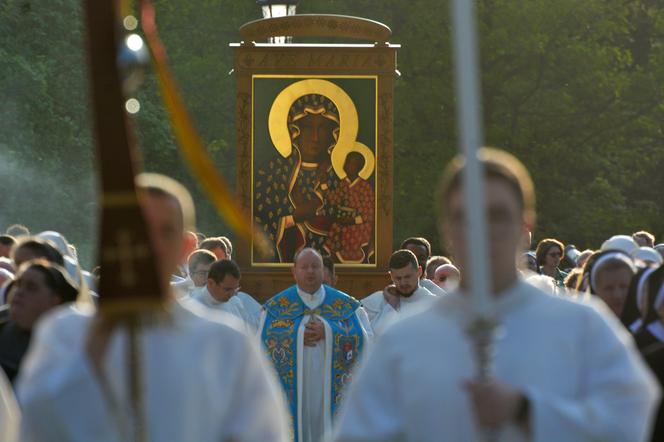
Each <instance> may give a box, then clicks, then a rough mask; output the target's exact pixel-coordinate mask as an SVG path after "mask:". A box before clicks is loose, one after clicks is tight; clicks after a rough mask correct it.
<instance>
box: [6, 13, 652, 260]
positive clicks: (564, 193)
mask: <svg viewBox="0 0 664 442" xmlns="http://www.w3.org/2000/svg"><path fill="white" fill-rule="evenodd" d="M80 3H81V2H80V1H78V0H5V1H3V2H0V85H1V87H0V189H1V191H2V197H0V230H4V229H5V228H6V227H7V226H8V225H9V224H12V223H23V224H25V225H27V226H28V227H29V228H30V229H31V230H32V231H34V232H39V231H42V230H47V229H52V230H58V231H60V232H62V233H63V234H64V235H65V236H66V237H67V238H68V239H69V241H71V242H72V243H74V244H76V245H77V246H78V248H79V253H80V255H81V258H82V261H83V263H84V264H85V265H87V266H88V267H89V266H91V265H92V263H93V261H94V253H95V242H96V229H97V221H98V219H97V202H96V178H95V163H94V157H93V150H92V141H91V128H90V116H89V103H88V89H87V79H86V65H85V58H84V50H83V48H84V46H83V45H84V35H83V32H82V14H81V8H80ZM156 6H157V20H158V25H159V27H160V31H161V36H162V38H163V39H164V41H165V43H166V45H167V47H168V50H169V55H170V61H171V64H172V68H173V70H174V72H175V75H176V77H177V79H178V81H179V83H180V86H181V89H182V92H183V94H184V97H185V98H186V101H187V103H188V106H189V109H190V111H191V113H192V114H193V116H194V118H195V121H196V123H197V126H198V129H199V131H200V134H201V136H202V137H203V139H204V141H205V142H206V144H207V147H208V150H209V151H210V153H211V155H212V156H213V157H214V159H215V161H216V163H217V165H218V167H219V168H220V169H221V170H222V171H223V173H224V175H225V176H226V178H227V179H228V181H229V182H231V183H234V182H235V129H234V106H235V102H234V98H235V78H234V77H233V76H232V75H229V71H230V70H231V68H232V53H231V51H230V49H229V47H228V44H229V43H231V42H237V41H238V40H239V35H238V32H237V29H238V28H239V27H240V26H241V25H242V24H243V23H245V22H248V21H250V20H254V19H257V18H260V9H259V8H258V7H257V6H256V5H255V2H254V1H253V0H225V1H218V0H217V1H213V0H161V1H156ZM478 9H479V10H478V13H479V27H480V32H481V37H480V40H481V56H482V60H481V66H482V87H483V103H484V123H485V139H486V144H489V145H493V146H498V147H502V148H505V149H507V150H509V151H511V152H513V153H515V154H516V155H518V156H519V157H520V158H521V159H522V160H523V161H524V162H525V164H526V165H527V166H528V167H529V169H530V171H531V173H532V175H533V177H534V180H535V182H536V188H537V197H538V217H539V222H538V226H537V230H536V232H535V239H540V238H543V237H549V236H553V237H557V238H560V239H562V240H563V242H565V243H575V244H576V245H577V246H578V247H580V248H581V247H583V248H585V247H591V248H593V247H599V245H600V243H601V242H602V241H603V240H604V239H606V238H607V237H609V236H610V235H613V234H616V233H631V232H633V231H635V230H638V229H646V230H649V231H652V232H653V233H655V234H656V235H657V236H658V240H659V241H661V238H662V236H664V196H663V195H664V100H663V98H664V3H662V2H657V1H656V0H584V1H578V0H557V1H555V2H551V1H548V0H531V1H525V0H483V1H479V6H478ZM298 12H299V13H337V14H347V15H355V16H361V17H367V18H371V19H374V20H378V21H380V22H383V23H385V24H387V25H389V26H390V27H391V28H392V31H393V38H392V42H393V43H399V44H401V45H402V49H401V50H400V52H399V54H398V59H399V71H400V72H401V77H400V78H399V79H398V80H397V81H396V91H395V122H394V125H395V139H394V143H395V144H394V148H395V170H394V173H395V179H394V194H395V199H394V205H395V212H396V213H397V216H396V217H395V225H394V232H393V235H394V241H395V242H397V243H398V242H399V241H400V240H401V239H403V238H405V237H407V236H411V235H423V236H426V237H428V238H430V239H432V240H433V243H434V245H435V248H436V249H438V250H440V241H439V238H438V234H437V232H436V227H435V225H436V221H435V218H434V210H433V205H434V203H433V193H434V189H435V186H436V183H437V180H438V176H439V174H440V172H441V170H442V168H443V166H444V164H445V163H446V162H447V161H448V160H449V159H450V158H451V157H452V155H453V154H454V152H455V150H456V144H455V143H456V133H455V132H456V129H455V126H456V122H455V115H454V111H455V103H454V100H455V98H454V90H453V83H452V75H453V74H452V58H451V49H452V48H451V41H450V35H451V32H450V17H449V12H448V9H447V4H446V2H441V1H440V0H414V1H405V0H382V1H368V0H359V1H358V0H302V1H301V3H300V6H299V7H298ZM138 98H139V100H140V102H141V111H140V112H139V114H138V115H137V117H136V118H135V123H136V128H137V132H138V136H139V139H140V145H141V149H142V152H143V160H144V168H145V169H146V170H149V171H157V172H162V173H166V174H168V175H171V176H173V177H175V178H177V179H179V180H181V181H183V182H184V183H185V184H186V185H187V186H188V187H189V188H190V189H191V191H192V192H193V193H194V195H195V199H196V202H197V209H198V215H199V217H198V224H199V229H200V230H201V231H202V232H204V233H206V234H222V233H228V232H227V231H226V227H225V226H224V224H223V223H222V222H221V221H220V220H219V218H218V217H217V215H216V213H215V211H214V210H213V209H212V207H211V206H210V204H209V203H207V201H206V199H205V197H204V196H203V194H202V192H201V190H200V188H199V187H198V185H197V184H196V182H195V180H194V179H193V178H192V177H191V176H190V174H189V172H188V170H187V169H186V168H185V166H184V165H183V164H182V163H181V161H180V158H179V154H178V152H177V148H176V146H175V143H174V138H173V135H172V133H171V130H170V127H169V124H168V121H167V119H166V115H165V112H164V109H163V107H162V104H161V99H160V97H159V95H158V92H157V89H156V85H155V79H154V76H152V75H151V74H150V75H149V76H148V78H147V81H146V83H145V84H144V86H143V87H142V88H141V90H140V91H139V93H138ZM231 236H232V234H231Z"/></svg>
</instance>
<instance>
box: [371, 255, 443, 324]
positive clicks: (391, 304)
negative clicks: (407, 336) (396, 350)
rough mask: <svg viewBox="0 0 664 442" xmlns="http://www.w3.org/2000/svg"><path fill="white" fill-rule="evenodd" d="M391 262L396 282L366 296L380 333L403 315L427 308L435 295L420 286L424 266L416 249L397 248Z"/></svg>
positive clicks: (393, 277)
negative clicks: (422, 266)
mask: <svg viewBox="0 0 664 442" xmlns="http://www.w3.org/2000/svg"><path fill="white" fill-rule="evenodd" d="M388 265H389V267H390V272H389V273H390V278H391V279H392V284H391V285H389V286H387V287H385V289H384V290H383V291H378V292H375V293H373V294H371V295H369V296H367V297H366V298H364V299H363V300H362V306H364V308H365V310H366V311H367V314H368V315H369V320H370V321H371V327H372V328H373V330H374V333H375V334H376V336H378V335H380V334H382V333H383V332H384V331H385V330H386V329H387V328H388V327H389V326H391V325H392V324H394V323H395V322H396V321H397V320H398V319H399V318H403V317H406V316H409V315H412V314H414V313H416V312H418V311H420V310H422V309H426V308H427V307H428V306H429V305H431V303H432V302H433V301H434V299H435V296H434V295H433V294H432V293H431V292H429V291H428V290H426V289H425V288H423V287H421V286H420V276H421V275H422V268H421V267H420V266H419V263H418V261H417V257H416V256H415V254H414V253H413V252H412V251H410V250H406V249H402V250H397V251H396V252H394V253H393V254H392V256H390V261H389V264H388Z"/></svg>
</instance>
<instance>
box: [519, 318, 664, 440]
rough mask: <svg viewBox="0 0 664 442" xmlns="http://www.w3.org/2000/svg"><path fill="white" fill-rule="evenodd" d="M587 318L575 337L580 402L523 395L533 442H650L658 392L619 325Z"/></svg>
mask: <svg viewBox="0 0 664 442" xmlns="http://www.w3.org/2000/svg"><path fill="white" fill-rule="evenodd" d="M589 313H592V314H588V318H587V320H586V321H585V324H584V325H585V330H582V332H581V333H580V334H579V341H580V343H579V345H580V346H581V347H582V348H583V349H585V351H584V352H583V359H584V360H582V361H579V363H578V366H579V370H581V376H582V378H585V379H584V381H583V382H582V385H581V386H580V390H581V395H580V397H577V398H574V399H572V400H570V399H568V398H561V397H557V396H556V395H555V394H551V393H548V394H545V393H542V392H540V391H538V390H537V388H534V387H533V388H527V389H526V390H527V391H526V394H527V396H528V397H529V399H530V424H531V431H532V440H533V441H534V442H544V441H547V442H548V441H551V442H555V441H561V440H564V441H566V442H573V441H602V442H611V441H616V442H617V441H643V440H647V438H648V434H649V429H650V424H651V423H652V419H653V416H652V414H653V412H654V410H656V407H655V406H654V404H655V402H656V401H657V400H658V398H659V393H660V392H659V387H658V386H657V383H656V381H655V380H654V378H653V377H652V375H651V374H650V372H649V370H648V369H647V368H646V367H645V365H644V363H643V362H642V360H641V358H640V356H639V354H638V353H637V352H636V350H635V348H634V344H633V341H632V338H631V336H629V335H628V334H627V332H626V331H625V330H624V329H623V328H622V326H621V324H619V323H618V322H617V321H616V320H615V319H614V318H613V317H611V316H609V314H607V315H603V316H600V315H598V314H596V312H594V311H593V312H591V311H589ZM607 313H608V311H607ZM621 341H622V342H621ZM560 357H564V355H560ZM564 375H565V374H564V373H560V376H564Z"/></svg>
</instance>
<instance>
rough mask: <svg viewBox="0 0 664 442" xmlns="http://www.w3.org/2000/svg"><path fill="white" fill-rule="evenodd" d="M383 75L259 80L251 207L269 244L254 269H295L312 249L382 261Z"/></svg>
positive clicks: (255, 84)
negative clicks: (380, 99) (378, 253)
mask: <svg viewBox="0 0 664 442" xmlns="http://www.w3.org/2000/svg"><path fill="white" fill-rule="evenodd" d="M377 88H378V78H377V76H371V75H365V76H358V75H355V76H320V77H317V76H316V77H312V76H295V75H289V76H285V75H282V76H280V75H254V76H253V77H252V100H253V102H252V132H251V133H252V149H251V168H252V169H251V170H252V179H251V184H252V187H251V201H252V205H251V211H252V218H253V220H254V222H255V223H256V225H257V226H258V227H259V228H260V229H261V230H262V231H263V233H264V234H265V237H266V238H268V240H269V247H267V248H258V247H254V246H253V245H252V265H253V266H262V265H264V266H275V265H276V266H286V265H288V263H291V262H292V260H293V256H294V255H295V253H296V252H297V251H298V250H300V249H301V248H303V247H313V248H315V249H317V250H319V251H321V252H322V253H323V254H324V255H328V256H330V257H331V258H332V259H333V260H334V261H335V262H336V263H338V264H341V265H353V266H375V264H376V251H375V247H376V241H375V237H376V231H377V229H376V218H377V217H376V195H377V182H378V179H377V176H376V175H377V173H378V168H377V167H376V159H377V156H378V155H379V152H378V149H377V146H378V131H377V127H378V125H377V114H378V109H377V96H378V94H377Z"/></svg>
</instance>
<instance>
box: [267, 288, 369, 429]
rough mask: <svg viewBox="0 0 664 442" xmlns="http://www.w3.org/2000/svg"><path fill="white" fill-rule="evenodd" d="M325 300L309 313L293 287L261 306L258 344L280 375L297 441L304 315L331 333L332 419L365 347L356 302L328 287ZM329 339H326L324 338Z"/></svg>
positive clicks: (357, 302)
mask: <svg viewBox="0 0 664 442" xmlns="http://www.w3.org/2000/svg"><path fill="white" fill-rule="evenodd" d="M323 287H324V288H325V298H324V299H323V302H322V303H321V304H320V305H319V306H318V307H316V308H315V309H313V310H312V309H309V308H308V307H307V306H306V304H305V303H304V302H302V299H301V298H300V296H299V295H298V294H297V286H292V287H290V288H288V289H286V290H284V291H283V292H281V293H278V294H276V295H275V296H274V297H272V298H270V299H269V300H268V301H267V302H266V303H265V305H264V306H263V307H264V308H265V310H266V312H267V316H266V318H265V324H264V326H263V331H262V333H261V340H262V341H263V344H264V345H265V348H266V349H267V355H268V358H269V359H270V360H271V361H272V363H273V364H274V367H275V368H276V370H277V373H278V374H279V378H280V380H281V385H282V386H283V388H284V391H285V392H286V397H287V399H288V404H289V408H290V411H291V416H292V418H293V428H294V434H295V440H296V441H297V428H298V425H297V418H298V416H297V330H298V328H299V327H300V323H301V322H302V319H303V318H304V316H305V315H317V316H319V317H321V318H323V319H325V320H326V321H327V323H328V324H329V326H330V328H331V329H332V367H331V368H332V382H331V387H332V391H331V392H330V393H331V396H330V397H331V401H330V402H331V405H332V410H331V411H332V415H333V416H334V414H335V412H336V410H337V406H338V405H339V403H340V402H341V394H342V390H343V387H344V385H345V384H347V383H348V382H349V381H350V378H351V369H352V368H353V365H354V363H355V361H357V360H358V358H359V355H360V353H361V351H362V348H363V345H364V335H363V334H362V328H361V327H360V322H359V321H358V319H357V316H356V315H355V311H356V310H357V309H358V308H359V307H360V303H359V301H357V300H356V299H354V298H352V297H351V296H348V295H347V294H345V293H343V292H340V291H339V290H336V289H334V288H332V287H329V286H327V285H324V286H323ZM326 339H329V336H326Z"/></svg>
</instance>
